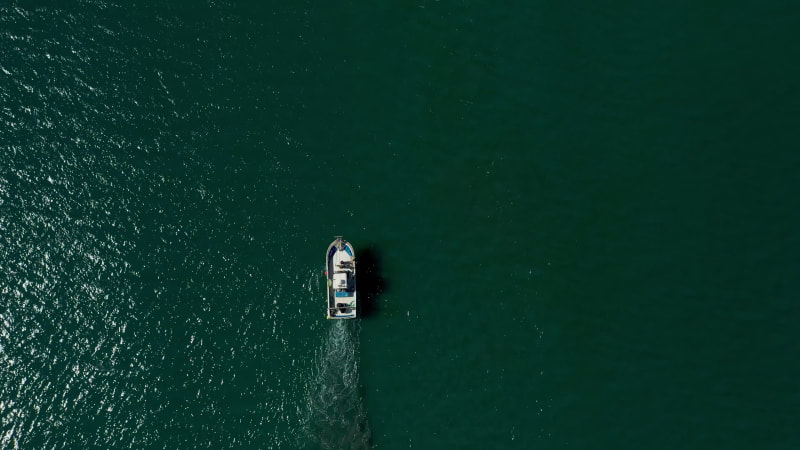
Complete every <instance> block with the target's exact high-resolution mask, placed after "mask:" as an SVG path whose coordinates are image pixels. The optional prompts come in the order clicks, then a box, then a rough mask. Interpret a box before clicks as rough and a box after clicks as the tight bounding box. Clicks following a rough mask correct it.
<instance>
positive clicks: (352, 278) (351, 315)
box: [325, 236, 358, 319]
mask: <svg viewBox="0 0 800 450" xmlns="http://www.w3.org/2000/svg"><path fill="white" fill-rule="evenodd" d="M355 255H356V253H355V250H353V245H352V244H351V243H349V242H347V241H345V240H344V239H342V237H341V236H336V239H335V240H334V241H333V242H331V245H329V246H328V251H327V253H325V264H326V265H325V267H326V270H325V276H326V277H327V279H328V289H327V290H328V319H355V318H356V307H357V305H358V303H357V301H356V257H355Z"/></svg>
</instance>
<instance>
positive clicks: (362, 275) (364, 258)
mask: <svg viewBox="0 0 800 450" xmlns="http://www.w3.org/2000/svg"><path fill="white" fill-rule="evenodd" d="M356 261H357V262H358V296H359V308H360V309H359V314H360V316H361V317H362V318H365V319H366V318H370V317H374V316H376V315H377V314H378V313H379V311H380V302H379V301H380V296H381V295H382V294H383V293H384V292H386V290H387V289H388V287H389V282H388V281H387V280H386V279H385V278H384V277H383V271H382V265H381V261H382V258H381V253H380V250H379V249H378V248H377V247H374V246H367V247H365V248H363V249H361V250H357V251H356Z"/></svg>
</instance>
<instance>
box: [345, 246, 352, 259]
mask: <svg viewBox="0 0 800 450" xmlns="http://www.w3.org/2000/svg"><path fill="white" fill-rule="evenodd" d="M344 251H346V252H347V254H348V255H350V256H353V249H351V248H350V244H347V245H345V246H344Z"/></svg>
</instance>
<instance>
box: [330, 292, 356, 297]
mask: <svg viewBox="0 0 800 450" xmlns="http://www.w3.org/2000/svg"><path fill="white" fill-rule="evenodd" d="M334 295H335V296H336V297H352V296H353V294H351V293H350V292H335V293H334Z"/></svg>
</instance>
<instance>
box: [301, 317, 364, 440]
mask: <svg viewBox="0 0 800 450" xmlns="http://www.w3.org/2000/svg"><path fill="white" fill-rule="evenodd" d="M331 322H332V323H331V326H330V329H329V330H328V335H327V337H326V339H325V341H324V342H323V343H322V345H321V346H320V348H319V349H318V350H317V352H316V355H315V365H314V375H313V377H312V379H311V381H310V383H309V384H308V386H307V388H306V392H307V402H306V408H307V409H306V414H305V417H304V420H303V422H304V423H303V428H304V430H305V440H306V442H305V443H304V444H305V446H307V447H313V446H318V447H321V448H324V449H363V448H368V447H369V441H370V437H371V431H370V428H369V424H368V423H367V415H366V413H365V411H364V405H363V398H362V396H361V389H360V386H359V373H358V344H359V336H360V333H361V325H360V324H359V323H358V321H355V320H334V321H331Z"/></svg>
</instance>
